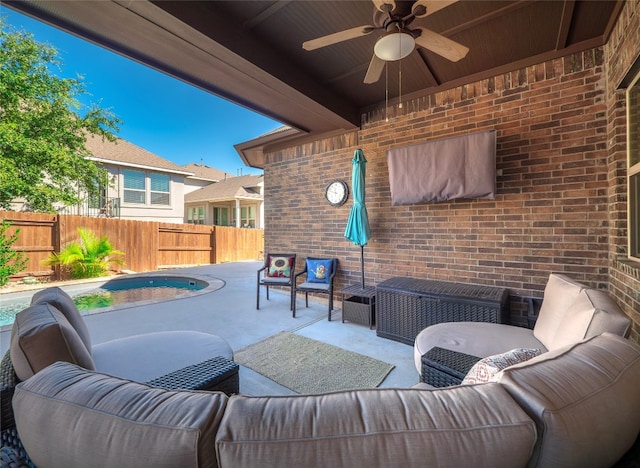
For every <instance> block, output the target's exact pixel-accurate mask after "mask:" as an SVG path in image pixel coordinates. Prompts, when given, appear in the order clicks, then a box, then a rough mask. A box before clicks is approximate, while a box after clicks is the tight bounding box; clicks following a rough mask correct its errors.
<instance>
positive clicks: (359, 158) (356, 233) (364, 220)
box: [344, 149, 371, 289]
mask: <svg viewBox="0 0 640 468" xmlns="http://www.w3.org/2000/svg"><path fill="white" fill-rule="evenodd" d="M351 162H352V163H353V172H352V174H351V191H352V193H353V206H352V207H351V212H350V213H349V220H348V221H347V227H346V229H345V231H344V237H346V238H347V239H349V240H350V241H351V242H353V243H354V244H356V245H359V246H360V268H361V270H362V289H364V246H365V245H366V244H367V242H369V238H370V237H371V229H370V228H369V216H368V215H367V207H366V206H365V204H364V194H365V175H366V173H367V160H366V159H365V157H364V153H363V152H362V150H361V149H357V150H355V152H354V153H353V159H352V160H351Z"/></svg>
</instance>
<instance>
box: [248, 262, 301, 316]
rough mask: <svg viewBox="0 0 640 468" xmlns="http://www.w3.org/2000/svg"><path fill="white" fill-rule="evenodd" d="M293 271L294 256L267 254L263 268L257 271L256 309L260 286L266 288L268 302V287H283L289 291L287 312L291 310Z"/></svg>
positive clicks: (294, 266) (294, 269) (294, 267)
mask: <svg viewBox="0 0 640 468" xmlns="http://www.w3.org/2000/svg"><path fill="white" fill-rule="evenodd" d="M295 271H296V254H290V253H287V254H267V255H266V256H265V259H264V266H263V267H262V268H260V269H259V270H258V286H257V295H256V309H260V286H264V287H265V288H267V300H269V286H284V287H289V289H290V292H289V296H290V299H289V310H292V309H293V286H294V284H295V283H294V282H293V275H294V273H295ZM262 272H264V273H262ZM261 273H262V274H261Z"/></svg>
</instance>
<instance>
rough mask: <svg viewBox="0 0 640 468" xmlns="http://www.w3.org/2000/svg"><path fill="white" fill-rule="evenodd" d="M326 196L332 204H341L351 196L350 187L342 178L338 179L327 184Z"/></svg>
mask: <svg viewBox="0 0 640 468" xmlns="http://www.w3.org/2000/svg"><path fill="white" fill-rule="evenodd" d="M324 196H325V198H326V199H327V201H328V202H329V204H330V205H332V206H340V205H342V204H344V202H346V201H347V198H349V187H347V184H346V183H345V182H344V181H343V180H340V179H336V180H334V181H333V182H331V183H330V184H329V185H327V188H326V189H325V191H324Z"/></svg>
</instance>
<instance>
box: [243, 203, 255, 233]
mask: <svg viewBox="0 0 640 468" xmlns="http://www.w3.org/2000/svg"><path fill="white" fill-rule="evenodd" d="M240 226H241V227H251V228H254V227H256V207H255V206H243V207H241V208H240Z"/></svg>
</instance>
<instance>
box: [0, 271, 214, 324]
mask: <svg viewBox="0 0 640 468" xmlns="http://www.w3.org/2000/svg"><path fill="white" fill-rule="evenodd" d="M148 277H161V278H170V277H181V278H193V279H195V280H198V281H203V282H205V283H207V284H208V286H206V287H204V288H202V289H198V290H190V294H181V295H179V296H176V297H175V298H163V299H159V300H154V299H147V300H143V301H135V302H127V303H125V304H118V305H114V306H109V307H101V308H98V309H91V310H83V311H81V314H82V315H83V316H90V315H95V314H102V313H105V312H113V311H116V310H124V309H130V308H132V307H140V306H145V305H149V304H154V303H158V302H170V301H177V300H180V299H187V298H192V297H196V296H202V295H204V294H210V293H212V292H215V291H218V290H220V289H222V288H223V287H224V286H225V285H226V282H225V281H224V280H222V279H220V278H215V277H211V276H204V275H198V274H192V273H190V274H180V273H177V272H168V271H150V272H145V273H130V274H123V275H113V276H102V277H100V278H88V279H84V280H70V281H54V282H50V283H40V284H29V285H27V284H22V285H21V286H23V287H21V288H11V290H0V298H5V297H6V296H8V295H10V294H15V295H16V296H17V295H20V294H23V293H29V292H31V291H33V294H35V293H36V292H37V291H40V290H42V289H47V288H51V287H56V286H57V287H59V288H61V289H62V290H63V291H66V290H67V289H71V288H74V287H76V286H83V285H88V284H89V285H92V286H95V287H96V288H98V287H100V286H101V285H103V284H106V283H109V282H110V281H120V280H124V279H135V278H148ZM33 294H31V295H30V296H33ZM12 327H13V323H11V324H9V325H0V332H4V331H10V330H11V329H12Z"/></svg>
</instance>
